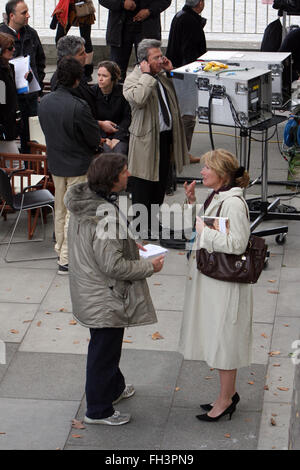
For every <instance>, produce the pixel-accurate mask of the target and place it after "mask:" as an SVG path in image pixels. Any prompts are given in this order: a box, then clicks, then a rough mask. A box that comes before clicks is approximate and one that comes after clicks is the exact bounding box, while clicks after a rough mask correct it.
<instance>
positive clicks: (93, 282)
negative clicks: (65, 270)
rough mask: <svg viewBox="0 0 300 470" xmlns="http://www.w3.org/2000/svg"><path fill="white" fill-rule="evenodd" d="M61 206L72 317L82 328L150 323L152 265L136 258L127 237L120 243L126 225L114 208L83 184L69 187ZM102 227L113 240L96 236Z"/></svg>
mask: <svg viewBox="0 0 300 470" xmlns="http://www.w3.org/2000/svg"><path fill="white" fill-rule="evenodd" d="M65 205H66V207H67V208H68V209H69V211H70V213H71V214H70V222H69V230H68V250H69V280H70V293H71V300H72V306H73V315H74V317H75V319H76V320H77V321H78V322H79V323H80V324H82V325H83V326H86V327H88V328H114V327H115V328H123V327H127V326H138V325H147V324H151V323H155V322H156V321H157V318H156V314H155V310H154V307H153V304H152V300H151V297H150V293H149V289H148V285H147V281H146V278H147V277H149V276H151V275H152V274H153V265H152V263H151V261H149V260H143V259H139V253H138V248H137V245H136V242H135V241H134V240H133V239H132V238H130V237H129V236H127V237H126V238H124V239H122V237H123V236H124V232H122V230H125V231H127V225H126V223H125V224H124V223H122V220H121V217H120V218H119V213H118V211H117V210H116V209H115V207H114V205H113V204H111V203H110V202H107V201H106V200H105V199H103V198H101V197H100V196H98V195H97V194H96V193H94V192H92V191H91V190H90V189H89V187H88V185H87V183H80V184H77V185H74V186H72V187H71V188H70V189H69V190H68V192H67V194H66V196H65ZM107 223H110V224H112V225H114V224H115V226H116V235H117V236H116V237H104V238H103V237H102V238H101V237H99V226H100V227H101V226H105V224H107ZM112 225H111V226H112ZM124 225H125V227H124ZM120 226H122V227H123V229H122V230H121V227H120ZM119 229H120V231H121V232H120V233H123V236H122V235H121V237H120V236H119Z"/></svg>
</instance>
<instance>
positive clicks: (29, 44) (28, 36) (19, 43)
mask: <svg viewBox="0 0 300 470" xmlns="http://www.w3.org/2000/svg"><path fill="white" fill-rule="evenodd" d="M0 32H1V33H7V34H10V35H11V36H13V38H14V40H15V48H16V50H15V54H14V57H19V56H27V55H29V56H30V67H31V69H32V71H33V73H34V75H35V77H36V79H37V80H38V82H39V84H40V87H41V89H43V80H44V78H45V67H46V57H45V53H44V49H43V46H42V44H41V41H40V38H39V36H38V34H37V32H36V31H35V29H33V28H31V27H30V26H28V25H26V26H24V27H23V28H22V29H21V30H20V38H19V37H18V35H17V34H16V33H15V32H14V31H13V30H12V29H11V28H9V27H8V26H7V25H6V24H1V25H0Z"/></svg>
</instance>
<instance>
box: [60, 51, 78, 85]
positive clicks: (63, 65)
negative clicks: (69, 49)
mask: <svg viewBox="0 0 300 470" xmlns="http://www.w3.org/2000/svg"><path fill="white" fill-rule="evenodd" d="M82 75H83V67H82V65H81V64H80V63H79V62H78V60H76V59H74V57H64V58H63V59H61V60H60V61H59V64H58V66H57V83H58V85H62V86H65V87H67V88H72V87H73V86H74V84H75V82H76V80H79V81H80V80H81V78H82Z"/></svg>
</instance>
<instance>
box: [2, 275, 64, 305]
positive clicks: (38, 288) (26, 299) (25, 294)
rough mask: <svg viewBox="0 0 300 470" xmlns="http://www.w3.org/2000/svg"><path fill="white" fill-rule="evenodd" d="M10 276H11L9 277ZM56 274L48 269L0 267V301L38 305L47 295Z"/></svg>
mask: <svg viewBox="0 0 300 470" xmlns="http://www.w3.org/2000/svg"><path fill="white" fill-rule="evenodd" d="M8 274H9V275H8ZM54 276H55V274H54V273H53V271H51V270H46V269H41V270H37V269H28V268H20V267H12V268H9V270H8V269H7V267H0V279H1V289H0V301H1V302H21V303H28V304H33V303H34V304H38V303H40V302H41V301H42V299H43V297H44V296H45V294H46V293H47V291H48V289H49V287H50V285H51V283H52V281H53V278H54Z"/></svg>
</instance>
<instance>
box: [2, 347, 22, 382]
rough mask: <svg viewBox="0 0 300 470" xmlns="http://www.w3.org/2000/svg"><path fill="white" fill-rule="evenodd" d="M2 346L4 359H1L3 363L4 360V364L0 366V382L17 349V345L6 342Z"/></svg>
mask: <svg viewBox="0 0 300 470" xmlns="http://www.w3.org/2000/svg"><path fill="white" fill-rule="evenodd" d="M4 346H5V357H4V359H3V362H4V360H5V363H1V364H0V382H1V380H2V378H3V377H4V375H5V373H6V371H7V369H8V367H9V365H10V362H11V360H12V358H13V356H14V354H15V352H16V350H17V349H18V347H19V345H18V344H16V343H7V342H6V343H5V345H4Z"/></svg>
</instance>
